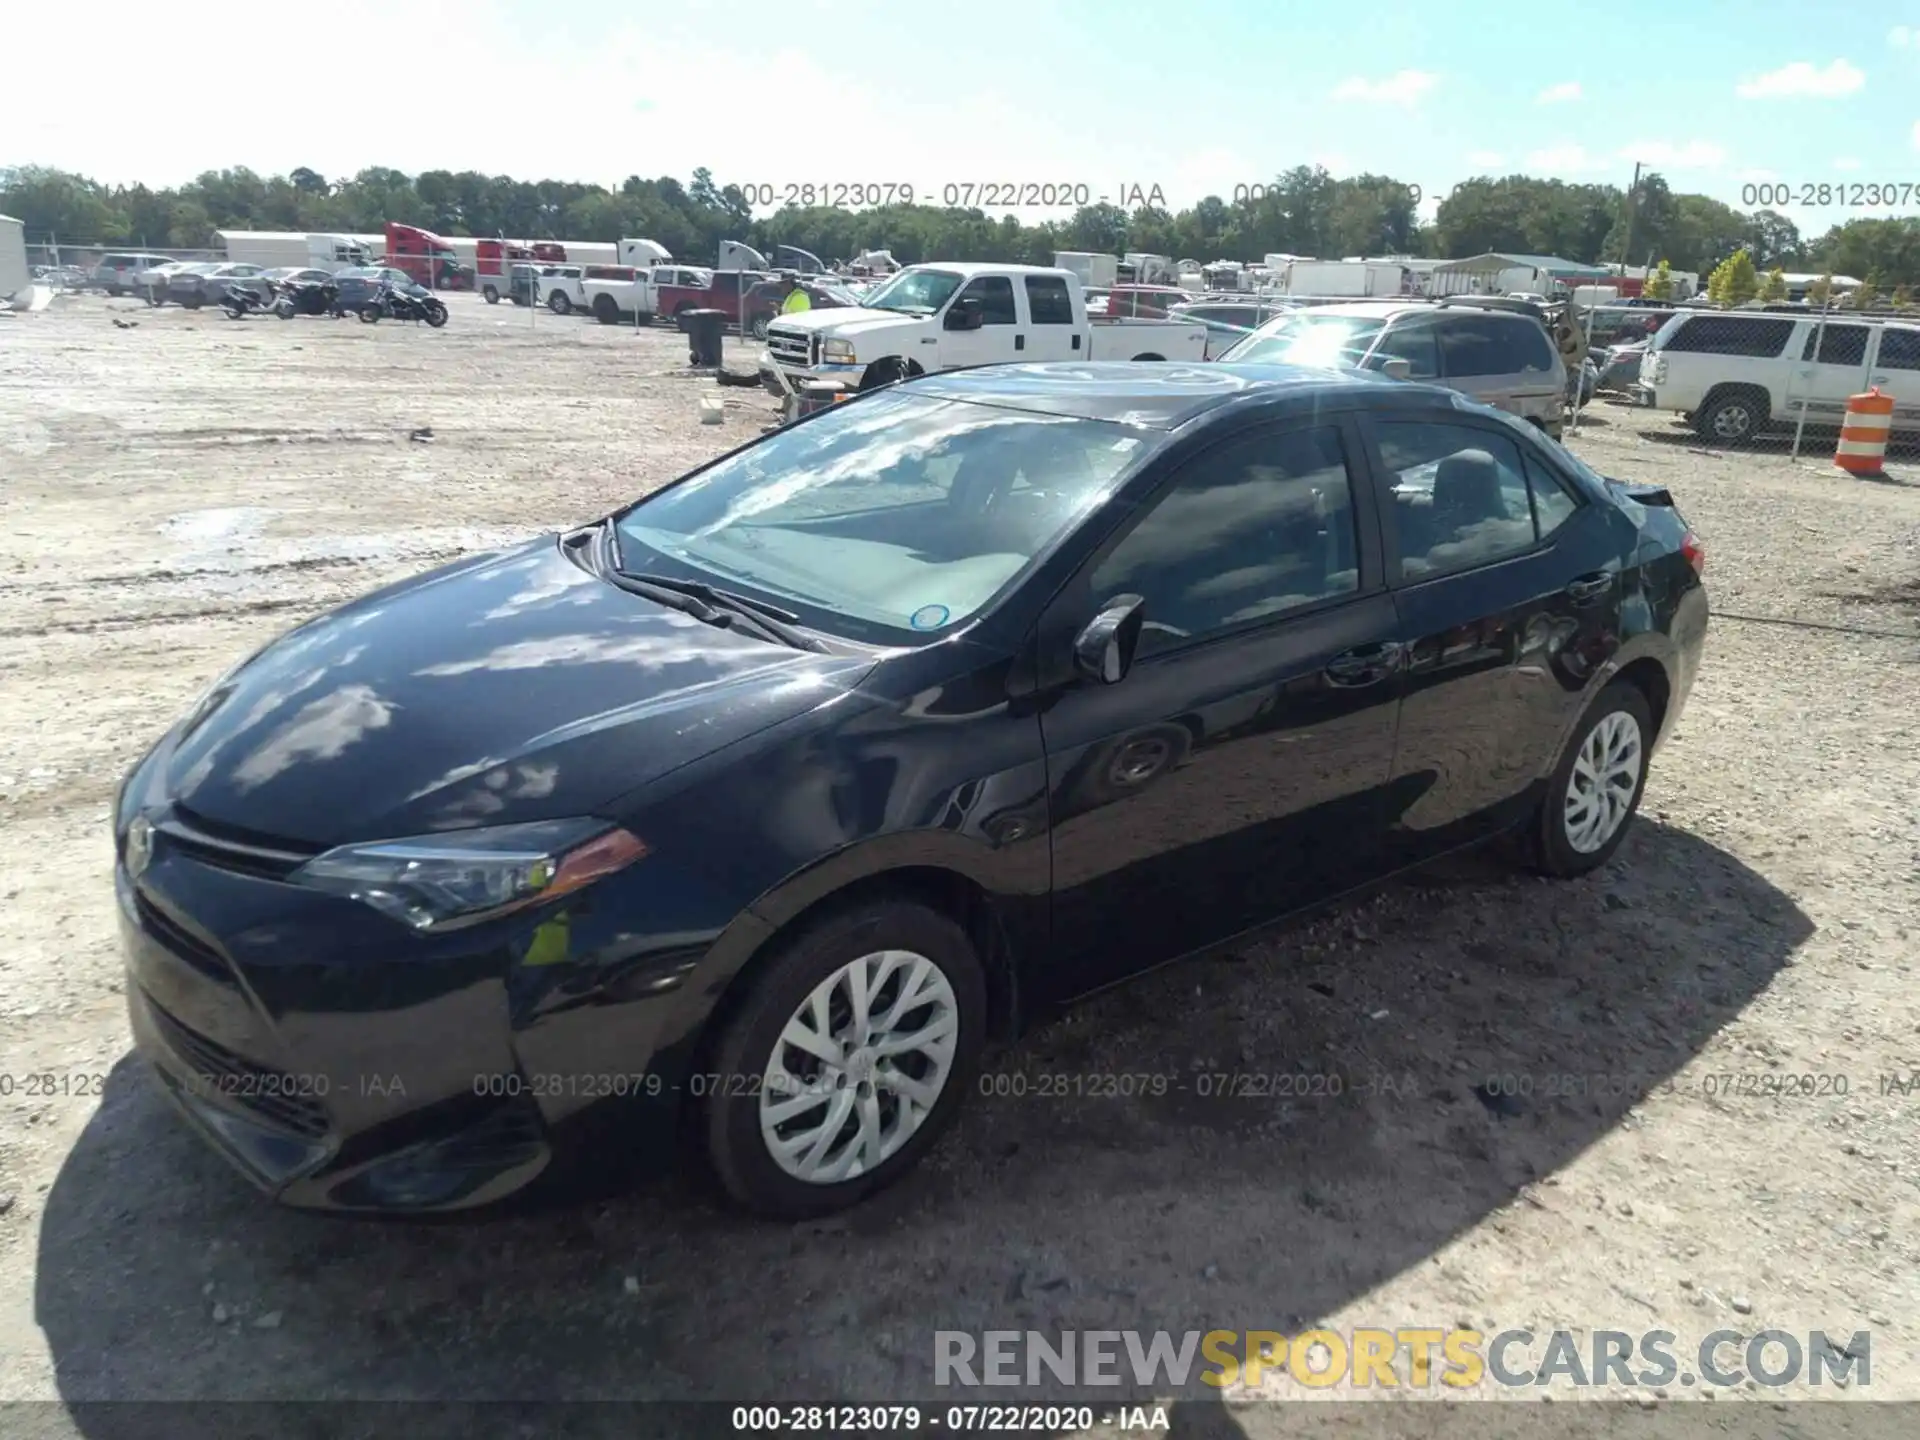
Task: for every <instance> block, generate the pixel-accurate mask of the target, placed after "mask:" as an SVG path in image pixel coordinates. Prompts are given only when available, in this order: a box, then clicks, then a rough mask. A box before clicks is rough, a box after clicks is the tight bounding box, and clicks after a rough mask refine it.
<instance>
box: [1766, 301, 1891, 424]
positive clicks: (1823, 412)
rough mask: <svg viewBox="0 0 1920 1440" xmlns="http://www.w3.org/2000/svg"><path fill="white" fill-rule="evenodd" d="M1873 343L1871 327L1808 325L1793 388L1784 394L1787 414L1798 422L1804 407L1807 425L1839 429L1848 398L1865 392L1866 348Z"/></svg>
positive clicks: (1842, 322)
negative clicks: (1830, 426)
mask: <svg viewBox="0 0 1920 1440" xmlns="http://www.w3.org/2000/svg"><path fill="white" fill-rule="evenodd" d="M1872 340H1873V327H1872V326H1869V325H1862V324H1860V323H1858V322H1857V321H1845V320H1829V321H1827V322H1826V324H1824V325H1822V324H1819V323H1817V322H1816V323H1814V324H1812V325H1809V326H1808V327H1807V338H1806V339H1805V340H1804V341H1803V342H1801V345H1800V349H1799V351H1798V352H1797V354H1798V362H1799V363H1797V364H1796V365H1795V366H1794V368H1793V377H1792V379H1793V388H1792V389H1791V390H1790V391H1788V392H1787V398H1786V411H1787V414H1788V415H1789V416H1792V417H1794V418H1798V416H1799V414H1800V407H1801V406H1802V405H1805V407H1806V415H1807V422H1808V423H1809V424H1812V425H1838V424H1839V423H1840V417H1841V416H1842V415H1844V414H1845V413H1846V409H1847V397H1848V396H1849V395H1857V394H1859V393H1860V392H1861V391H1862V390H1864V389H1866V388H1867V348H1868V346H1869V345H1870V344H1871V343H1872Z"/></svg>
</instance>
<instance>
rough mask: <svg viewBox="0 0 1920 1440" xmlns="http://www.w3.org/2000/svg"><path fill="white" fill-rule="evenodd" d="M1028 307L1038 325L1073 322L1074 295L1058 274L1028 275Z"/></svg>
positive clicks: (1069, 323)
mask: <svg viewBox="0 0 1920 1440" xmlns="http://www.w3.org/2000/svg"><path fill="white" fill-rule="evenodd" d="M1027 308H1028V309H1029V310H1031V311H1032V312H1033V323H1034V324H1036V325H1071V324H1073V296H1072V294H1071V293H1070V292H1069V291H1068V290H1067V282H1066V281H1064V280H1062V279H1061V278H1060V277H1059V276H1058V275H1029V276H1027Z"/></svg>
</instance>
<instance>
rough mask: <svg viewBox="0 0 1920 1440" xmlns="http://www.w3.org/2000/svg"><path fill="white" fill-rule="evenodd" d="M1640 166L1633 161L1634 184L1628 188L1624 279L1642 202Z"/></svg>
mask: <svg viewBox="0 0 1920 1440" xmlns="http://www.w3.org/2000/svg"><path fill="white" fill-rule="evenodd" d="M1640 166H1641V162H1640V161H1638V160H1636V161H1634V162H1633V184H1632V185H1631V186H1630V187H1628V190H1627V233H1626V236H1625V238H1623V239H1622V240H1621V242H1620V275H1621V278H1623V279H1624V278H1625V277H1626V273H1627V257H1628V256H1630V255H1631V254H1633V221H1634V214H1635V211H1637V210H1638V208H1639V204H1640Z"/></svg>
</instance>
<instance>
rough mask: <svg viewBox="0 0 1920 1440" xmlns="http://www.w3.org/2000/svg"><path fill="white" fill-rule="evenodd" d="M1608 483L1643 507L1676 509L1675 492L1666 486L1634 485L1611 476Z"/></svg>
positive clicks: (1607, 478) (1608, 477)
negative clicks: (1618, 488)
mask: <svg viewBox="0 0 1920 1440" xmlns="http://www.w3.org/2000/svg"><path fill="white" fill-rule="evenodd" d="M1606 481H1607V483H1608V484H1609V485H1618V486H1619V487H1620V488H1621V490H1622V491H1624V492H1625V493H1626V497H1627V498H1628V499H1629V500H1632V501H1635V502H1637V503H1639V504H1641V505H1658V506H1661V507H1663V508H1665V509H1668V510H1671V509H1673V508H1674V505H1673V492H1672V491H1671V490H1669V489H1667V487H1666V486H1664V485H1639V484H1633V483H1630V482H1628V481H1626V480H1616V479H1614V478H1613V476H1611V475H1609V476H1607V477H1606Z"/></svg>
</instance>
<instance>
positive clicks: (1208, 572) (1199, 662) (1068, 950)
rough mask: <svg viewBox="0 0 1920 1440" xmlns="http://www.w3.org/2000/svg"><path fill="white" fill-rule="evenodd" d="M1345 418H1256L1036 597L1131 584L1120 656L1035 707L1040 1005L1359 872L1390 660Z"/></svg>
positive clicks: (1384, 811) (1051, 636)
mask: <svg viewBox="0 0 1920 1440" xmlns="http://www.w3.org/2000/svg"><path fill="white" fill-rule="evenodd" d="M1358 455H1359V441H1358V433H1357V431H1356V430H1355V428H1354V426H1353V422H1352V421H1351V420H1350V419H1349V418H1346V417H1334V418H1317V419H1316V420H1315V421H1314V422H1312V423H1295V424H1291V425H1279V426H1275V425H1267V426H1261V427H1256V428H1254V429H1252V430H1243V431H1242V432H1240V433H1239V434H1238V435H1235V436H1231V437H1228V438H1224V439H1222V440H1221V441H1219V442H1217V443H1216V444H1215V445H1214V446H1212V447H1210V448H1209V449H1207V450H1206V451H1205V452H1203V453H1201V454H1199V455H1198V456H1196V457H1194V458H1193V459H1191V460H1190V461H1188V462H1186V463H1185V464H1183V465H1181V466H1180V467H1179V468H1178V469H1177V470H1176V471H1175V472H1174V473H1173V474H1172V475H1171V476H1170V477H1169V478H1167V479H1166V480H1165V481H1164V483H1162V484H1160V485H1159V486H1157V487H1156V488H1155V490H1154V491H1153V493H1152V494H1150V495H1148V496H1146V497H1144V498H1143V500H1142V502H1141V503H1140V504H1139V506H1138V508H1137V509H1136V510H1134V511H1133V512H1132V514H1131V516H1130V518H1129V520H1128V521H1127V522H1126V523H1124V524H1123V525H1122V526H1121V527H1120V528H1119V530H1118V531H1117V532H1116V533H1115V534H1114V535H1112V536H1109V537H1108V538H1107V539H1106V540H1105V541H1104V542H1103V544H1102V545H1101V547H1100V549H1099V550H1098V551H1096V552H1095V554H1094V555H1093V556H1092V557H1090V558H1089V560H1088V561H1087V563H1086V564H1085V565H1083V566H1082V567H1081V569H1080V571H1079V572H1078V573H1077V575H1076V576H1075V578H1074V579H1073V580H1072V581H1070V582H1069V583H1068V584H1067V585H1066V586H1065V587H1064V589H1063V590H1062V592H1061V593H1060V595H1059V596H1058V597H1057V598H1056V599H1055V601H1054V602H1053V603H1052V605H1051V606H1050V607H1049V609H1048V611H1047V613H1046V616H1045V617H1044V618H1043V620H1042V622H1041V625H1040V628H1039V642H1038V643H1039V644H1040V645H1042V646H1047V647H1053V648H1054V649H1056V650H1057V649H1059V647H1063V646H1064V647H1068V648H1070V647H1071V644H1072V640H1073V637H1074V635H1075V634H1077V633H1078V631H1079V630H1080V628H1081V627H1082V626H1083V625H1084V624H1085V623H1086V622H1087V621H1088V620H1089V619H1090V618H1091V617H1092V616H1093V615H1094V614H1096V613H1097V612H1098V611H1099V610H1100V609H1101V608H1102V606H1104V605H1105V603H1106V602H1107V601H1109V600H1111V599H1113V598H1114V597H1116V596H1119V595H1123V594H1135V595H1139V596H1141V597H1143V598H1144V601H1145V614H1146V624H1145V628H1144V629H1143V631H1142V633H1141V638H1140V642H1139V647H1138V650H1137V654H1136V660H1135V663H1134V666H1133V668H1132V670H1131V671H1130V672H1129V673H1128V674H1126V675H1125V676H1124V678H1122V679H1121V680H1120V681H1119V682H1118V683H1116V684H1111V685H1107V684H1096V683H1091V682H1085V683H1080V684H1075V685H1071V686H1069V687H1068V688H1066V689H1065V690H1064V691H1062V692H1061V693H1059V694H1058V695H1057V697H1055V698H1054V699H1053V701H1052V703H1051V704H1050V705H1048V706H1047V708H1045V709H1044V711H1043V713H1042V717H1041V726H1042V733H1043V736H1044V740H1045V744H1046V751H1047V771H1048V789H1049V813H1050V817H1051V823H1052V844H1053V897H1054V898H1053V922H1054V923H1053V935H1054V939H1055V945H1056V950H1055V954H1056V964H1055V966H1054V967H1053V969H1052V971H1051V972H1050V974H1049V977H1048V980H1047V986H1048V988H1049V989H1050V990H1051V991H1053V992H1054V993H1055V995H1056V998H1061V999H1065V998H1070V997H1071V996H1072V995H1075V994H1078V993H1082V992H1084V991H1087V990H1090V989H1094V988H1098V987H1099V986H1101V985H1104V984H1107V983H1109V982H1111V981H1114V980H1117V979H1120V978H1122V977H1123V976H1125V975H1126V974H1128V973H1130V972H1132V971H1133V970H1136V969H1139V968H1143V967H1144V966H1147V965H1151V964H1153V963H1156V962H1158V961H1161V960H1166V959H1170V958H1172V957H1175V956H1178V955H1181V954H1184V953H1187V952H1189V951H1192V950H1195V949H1198V948H1201V947H1204V946H1206V945H1209V944H1211V943H1213V942H1216V941H1220V940H1224V939H1227V938H1229V937H1231V936H1233V935H1235V934H1237V933H1238V932H1240V931H1242V930H1245V929H1247V928H1248V927H1250V926H1254V925H1257V924H1259V923H1261V922H1263V921H1265V920H1268V919H1270V918H1272V917H1273V916H1275V915H1278V914H1281V913H1283V912H1285V911H1288V910H1291V909H1294V908H1296V907H1298V906H1300V905H1302V904H1306V903H1308V902H1310V901H1313V900H1315V899H1318V898H1320V897H1322V896H1324V895H1327V894H1330V893H1334V892H1337V891H1338V890H1340V889H1343V888H1345V887H1347V886H1349V885H1351V884H1353V883H1356V882H1357V881H1359V880H1361V879H1364V878H1367V877H1370V876H1372V875H1374V874H1376V873H1377V872H1378V870H1379V867H1380V861H1381V855H1382V853H1383V850H1384V844H1383V838H1382V837H1383V836H1384V833H1385V829H1386V823H1387V820H1388V819H1389V818H1390V815H1391V812H1392V808H1393V807H1392V806H1391V804H1389V803H1388V801H1387V799H1386V797H1385V796H1384V794H1383V791H1384V788H1385V787H1386V786H1387V784H1388V781H1389V778H1390V775H1391V770H1392V761H1393V732H1394V715H1395V707H1396V705H1397V703H1398V689H1399V675H1400V672H1399V668H1398V664H1397V659H1396V655H1397V652H1396V649H1395V641H1394V631H1395V628H1396V624H1397V619H1396V611H1395V609H1394V605H1393V602H1392V599H1391V598H1390V597H1389V596H1388V594H1387V593H1386V590H1385V588H1384V584H1383V579H1382V572H1381V569H1380V564H1379V550H1378V535H1377V531H1376V529H1375V523H1376V522H1375V520H1374V518H1373V501H1372V496H1371V494H1370V493H1369V490H1368V488H1367V485H1366V481H1365V477H1366V471H1365V468H1364V465H1363V464H1362V463H1361V462H1360V461H1359V460H1358V458H1357V457H1358Z"/></svg>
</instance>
